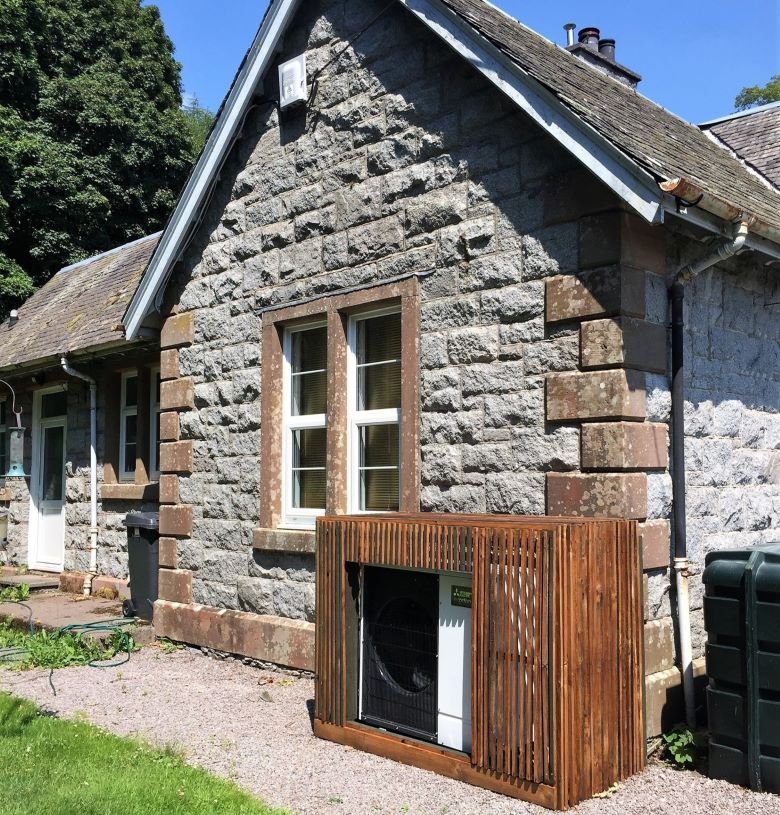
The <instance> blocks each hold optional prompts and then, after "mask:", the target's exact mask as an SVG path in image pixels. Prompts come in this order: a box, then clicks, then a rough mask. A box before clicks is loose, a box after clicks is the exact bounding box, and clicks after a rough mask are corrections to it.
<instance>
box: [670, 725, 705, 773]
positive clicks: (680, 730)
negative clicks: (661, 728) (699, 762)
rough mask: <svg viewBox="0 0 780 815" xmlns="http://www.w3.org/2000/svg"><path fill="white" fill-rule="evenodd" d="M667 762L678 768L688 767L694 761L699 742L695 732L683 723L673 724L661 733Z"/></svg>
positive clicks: (691, 765) (692, 764)
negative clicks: (668, 729)
mask: <svg viewBox="0 0 780 815" xmlns="http://www.w3.org/2000/svg"><path fill="white" fill-rule="evenodd" d="M663 740H664V743H665V745H666V756H667V758H668V760H669V763H670V764H672V765H673V766H675V767H677V768H679V769H690V768H692V767H693V766H694V764H695V763H696V758H697V755H698V752H699V748H700V746H701V745H700V742H699V739H698V737H697V736H696V734H695V733H694V732H693V731H692V730H691V729H690V727H688V726H687V725H684V724H677V725H675V726H674V727H673V728H672V729H671V730H670V731H669V732H668V733H664V734H663Z"/></svg>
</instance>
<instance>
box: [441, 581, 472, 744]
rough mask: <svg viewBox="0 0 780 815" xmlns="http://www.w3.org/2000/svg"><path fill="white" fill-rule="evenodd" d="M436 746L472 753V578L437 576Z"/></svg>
mask: <svg viewBox="0 0 780 815" xmlns="http://www.w3.org/2000/svg"><path fill="white" fill-rule="evenodd" d="M438 680H439V681H438V696H439V711H438V712H439V719H438V742H439V744H443V745H444V746H446V747H451V748H453V749H454V750H463V751H464V752H466V753H469V752H471V578H470V577H466V576H465V575H449V574H442V575H439V677H438Z"/></svg>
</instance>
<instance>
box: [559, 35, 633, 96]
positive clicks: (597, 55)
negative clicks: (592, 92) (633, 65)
mask: <svg viewBox="0 0 780 815" xmlns="http://www.w3.org/2000/svg"><path fill="white" fill-rule="evenodd" d="M563 28H564V30H565V31H566V50H567V51H569V52H571V53H572V54H574V56H576V57H578V58H579V59H582V60H584V61H585V62H587V63H589V64H590V65H592V66H593V67H594V68H597V69H598V70H599V71H601V72H602V73H605V74H607V75H608V76H610V77H612V79H614V80H616V81H617V82H620V83H622V84H623V85H628V86H629V87H630V88H635V87H636V86H637V85H638V84H639V83H640V82H641V81H642V77H641V76H640V75H639V74H637V73H635V72H634V71H632V70H631V69H630V68H626V67H625V65H621V64H620V63H619V62H616V61H615V40H613V39H610V38H606V37H605V38H602V36H601V31H599V29H598V28H594V27H590V28H581V29H580V30H579V32H578V33H577V42H576V43H575V42H574V29H575V28H576V26H575V24H574V23H566V25H565V26H564V27H563Z"/></svg>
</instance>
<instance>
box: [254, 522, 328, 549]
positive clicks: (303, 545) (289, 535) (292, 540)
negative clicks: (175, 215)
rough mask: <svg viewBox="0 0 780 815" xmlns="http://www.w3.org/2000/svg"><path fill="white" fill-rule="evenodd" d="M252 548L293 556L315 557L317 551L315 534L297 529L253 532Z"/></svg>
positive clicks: (257, 530) (259, 529)
mask: <svg viewBox="0 0 780 815" xmlns="http://www.w3.org/2000/svg"><path fill="white" fill-rule="evenodd" d="M252 548H253V549H258V550H260V551H262V552H287V553H289V554H293V555H313V554H314V552H315V550H316V536H315V534H314V532H305V531H301V530H297V529H262V528H257V529H253V530H252Z"/></svg>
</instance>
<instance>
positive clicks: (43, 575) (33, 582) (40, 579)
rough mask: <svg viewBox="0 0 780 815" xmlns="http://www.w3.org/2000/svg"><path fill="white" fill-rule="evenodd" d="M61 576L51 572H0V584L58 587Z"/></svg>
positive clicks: (41, 587)
mask: <svg viewBox="0 0 780 815" xmlns="http://www.w3.org/2000/svg"><path fill="white" fill-rule="evenodd" d="M59 585H60V576H59V575H58V574H51V573H50V572H25V573H24V574H19V573H18V572H16V571H13V572H0V586H29V587H30V589H56V588H59Z"/></svg>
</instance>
